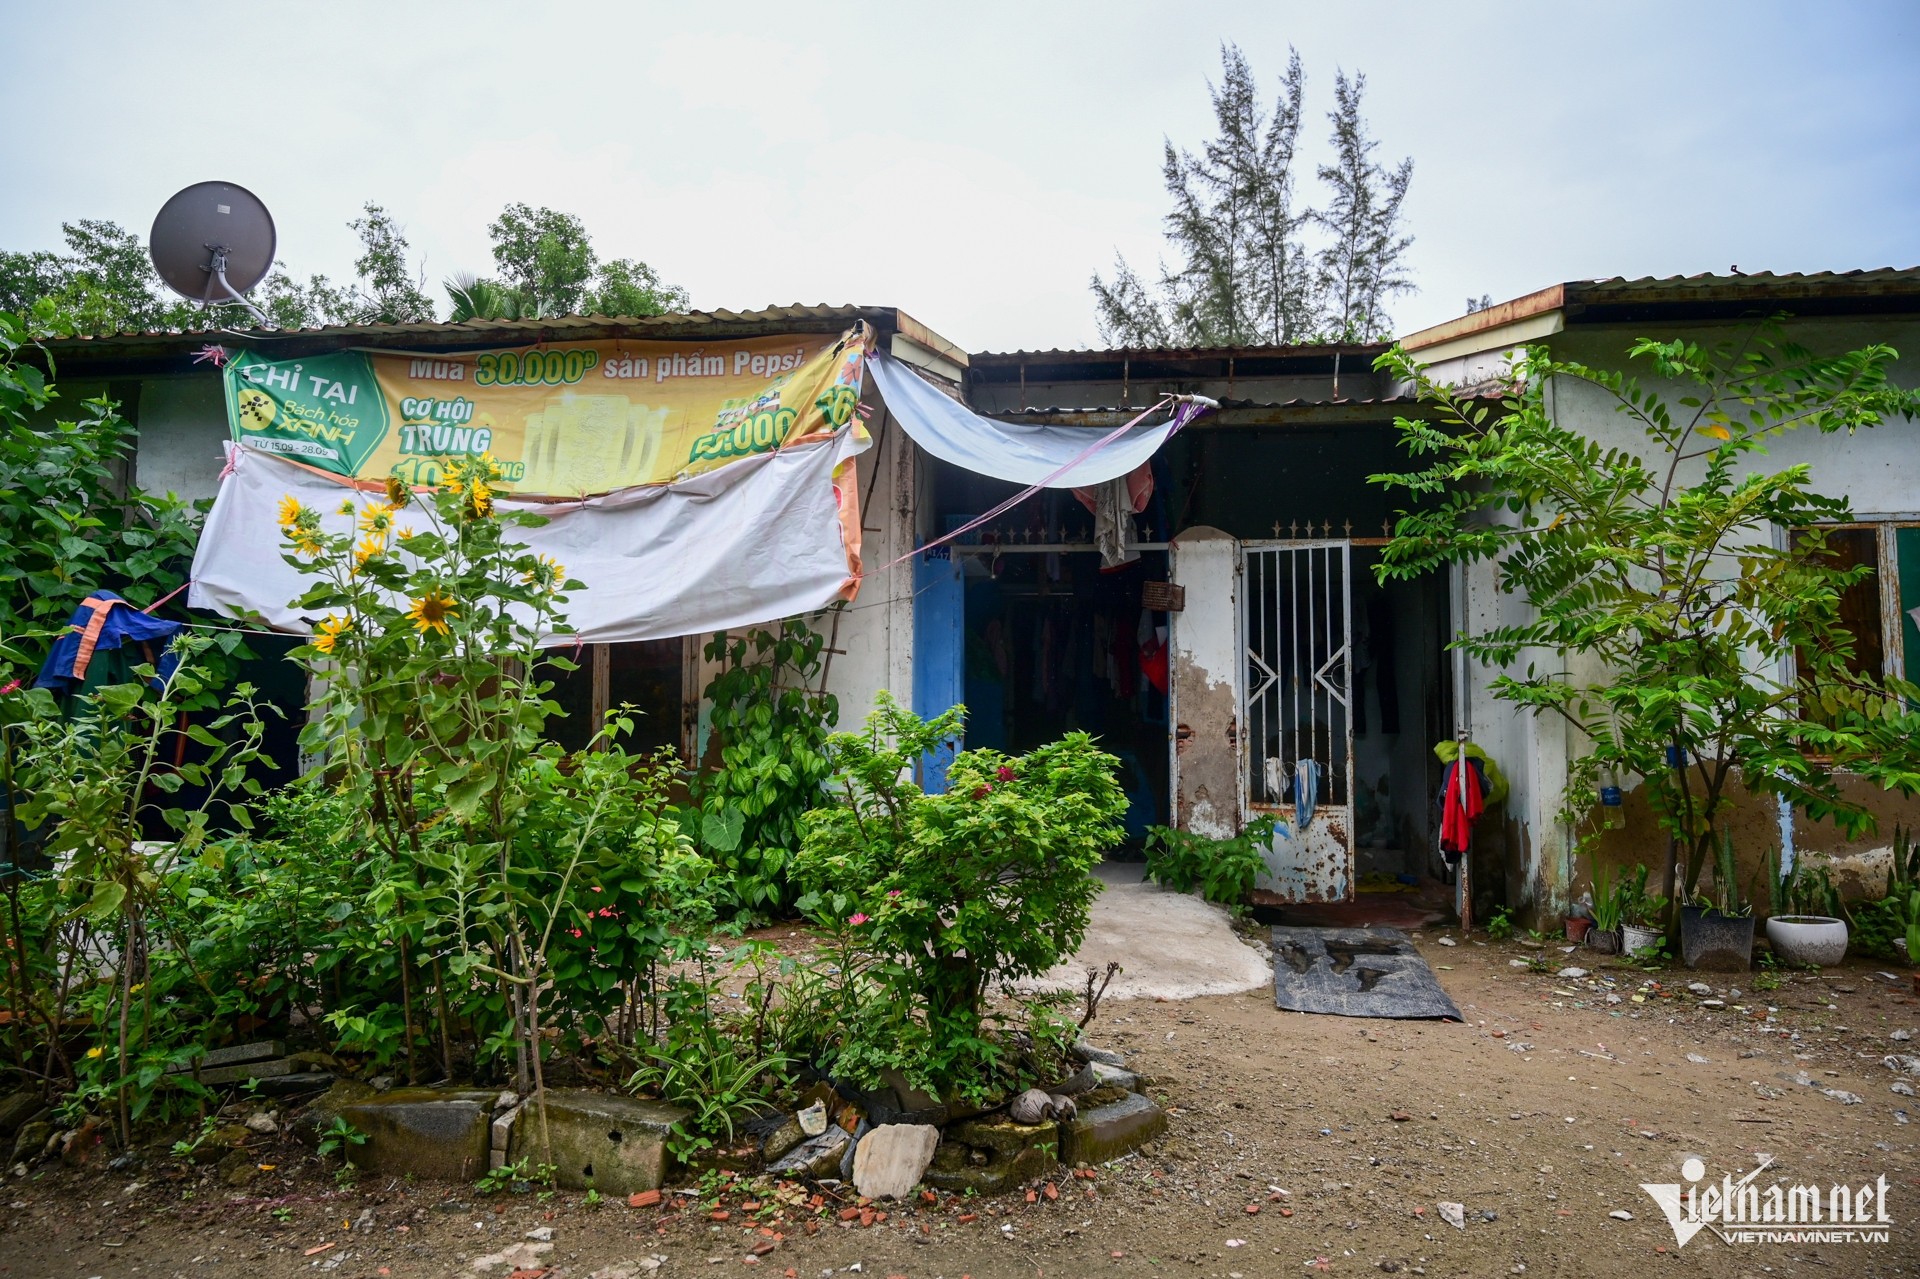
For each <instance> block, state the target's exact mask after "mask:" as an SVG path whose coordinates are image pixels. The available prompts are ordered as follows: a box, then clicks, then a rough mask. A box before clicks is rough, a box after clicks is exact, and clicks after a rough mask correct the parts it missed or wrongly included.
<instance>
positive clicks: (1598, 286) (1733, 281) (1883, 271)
mask: <svg viewBox="0 0 1920 1279" xmlns="http://www.w3.org/2000/svg"><path fill="white" fill-rule="evenodd" d="M1563 287H1564V288H1565V289H1566V290H1567V294H1568V298H1569V300H1570V301H1571V300H1574V299H1576V298H1578V299H1583V300H1584V299H1586V298H1589V297H1593V298H1599V297H1607V296H1613V295H1618V294H1622V293H1660V294H1669V295H1674V296H1686V295H1688V294H1694V293H1705V292H1714V291H1723V290H1724V291H1729V292H1743V293H1762V294H1777V295H1779V296H1782V297H1799V296H1805V295H1807V294H1809V293H1813V292H1822V293H1831V292H1835V291H1842V292H1853V291H1867V292H1871V291H1875V290H1880V289H1891V290H1892V291H1894V292H1898V293H1906V292H1914V291H1920V266H1911V267H1874V268H1872V269H1871V270H1856V271H1805V272H1802V271H1783V272H1779V273H1775V272H1773V271H1750V272H1749V271H1741V272H1737V273H1728V274H1720V273H1718V272H1712V271H1706V272H1702V273H1700V274H1699V275H1661V276H1653V275H1643V276H1639V277H1637V278H1635V279H1631V280H1630V279H1628V278H1626V277H1625V276H1620V275H1614V276H1607V277H1605V278H1602V279H1597V280H1569V281H1568V282H1567V283H1566V284H1565V285H1564V286H1563Z"/></svg>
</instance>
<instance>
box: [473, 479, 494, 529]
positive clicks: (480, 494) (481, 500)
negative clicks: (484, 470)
mask: <svg viewBox="0 0 1920 1279" xmlns="http://www.w3.org/2000/svg"><path fill="white" fill-rule="evenodd" d="M467 512H468V513H469V514H470V515H472V516H473V518H475V519H476V520H484V519H486V518H488V517H489V516H491V515H492V514H493V490H492V489H491V488H489V487H487V482H486V481H485V480H478V479H477V480H474V481H473V482H472V483H471V484H469V485H468V486H467Z"/></svg>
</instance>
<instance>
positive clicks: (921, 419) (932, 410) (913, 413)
mask: <svg viewBox="0 0 1920 1279" xmlns="http://www.w3.org/2000/svg"><path fill="white" fill-rule="evenodd" d="M867 373H868V376H869V377H871V378H872V380H873V383H874V385H876V386H878V387H879V388H880V394H881V395H882V396H883V397H884V398H885V399H886V402H887V411H888V412H890V413H892V414H893V416H894V418H895V419H896V420H898V421H899V423H900V425H901V427H902V428H903V429H905V431H906V433H907V434H908V435H910V436H912V437H913V442H914V443H915V444H918V445H919V446H920V447H921V448H923V449H925V450H926V451H927V452H929V453H931V454H933V455H934V456H935V457H937V458H939V459H940V460H941V461H942V462H951V463H952V464H953V465H955V466H960V467H965V468H966V469H967V470H969V471H975V472H978V473H979V474H981V475H991V476H993V477H994V478H995V479H1000V480H1011V481H1012V482H1013V483H1015V484H1020V485H1034V484H1041V483H1043V482H1044V484H1045V486H1046V487H1048V488H1060V489H1071V488H1091V487H1092V486H1094V485H1096V484H1100V483H1102V482H1103V481H1106V480H1111V479H1117V478H1118V477H1120V476H1122V475H1125V474H1127V473H1128V472H1129V471H1131V470H1133V469H1134V468H1135V467H1137V466H1139V465H1140V464H1141V463H1142V462H1144V461H1146V460H1147V459H1148V458H1150V457H1152V456H1153V455H1154V453H1155V452H1156V451H1158V449H1159V448H1160V446H1161V445H1162V444H1165V443H1166V442H1167V437H1168V436H1170V435H1172V434H1173V432H1174V431H1175V430H1176V429H1177V428H1178V425H1179V423H1178V419H1177V417H1174V418H1169V419H1168V420H1167V421H1165V422H1161V423H1158V424H1156V425H1147V424H1144V423H1143V424H1141V425H1139V426H1136V427H1133V428H1132V429H1131V430H1129V431H1127V432H1126V434H1124V435H1122V436H1120V437H1119V438H1118V439H1116V440H1114V441H1113V442H1112V443H1110V444H1107V445H1104V446H1102V447H1101V448H1100V449H1098V450H1097V451H1095V452H1094V453H1093V454H1092V455H1090V456H1089V457H1087V458H1085V459H1083V460H1081V461H1080V462H1079V463H1077V464H1076V465H1074V466H1073V467H1072V469H1070V470H1068V471H1066V472H1064V473H1063V474H1061V475H1059V476H1058V477H1055V478H1049V477H1050V476H1053V474H1054V472H1055V471H1058V470H1060V468H1061V467H1063V466H1066V465H1067V464H1068V463H1070V462H1073V460H1074V459H1075V458H1077V457H1079V456H1080V454H1081V453H1082V452H1084V451H1085V450H1086V449H1087V447H1088V446H1089V445H1091V444H1093V443H1095V442H1096V441H1098V440H1099V439H1100V438H1101V436H1102V435H1104V434H1106V432H1105V431H1104V430H1103V429H1101V428H1098V427H1085V426H1030V425H1027V424H1024V423H1013V422H996V421H995V420H994V419H992V418H990V417H981V416H980V415H979V414H978V413H975V412H974V411H973V410H972V409H969V408H968V407H967V406H966V405H964V404H960V403H957V402H955V401H954V400H953V399H952V398H950V397H949V396H947V395H946V394H944V393H943V392H942V391H941V390H940V389H939V388H938V387H936V386H934V385H932V384H931V383H929V382H928V381H927V380H926V379H925V378H923V377H921V376H920V375H919V374H917V373H915V372H914V371H913V370H912V369H910V368H908V367H907V366H906V365H904V364H902V363H900V361H898V360H896V359H894V358H893V357H892V356H889V355H888V354H887V353H886V352H885V351H875V352H874V353H873V354H872V355H871V356H869V357H868V359H867Z"/></svg>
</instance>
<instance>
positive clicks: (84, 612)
mask: <svg viewBox="0 0 1920 1279" xmlns="http://www.w3.org/2000/svg"><path fill="white" fill-rule="evenodd" d="M88 599H89V601H93V602H89V603H84V604H82V605H81V606H80V607H79V608H77V609H75V610H74V611H73V616H72V617H71V618H69V619H68V621H69V623H70V626H69V629H68V630H67V632H66V633H65V634H63V635H61V636H60V638H59V639H57V640H55V641H54V642H53V651H52V652H50V653H48V654H47V660H46V663H45V664H44V665H42V666H41V667H40V674H39V675H37V676H36V677H35V678H34V681H33V686H34V687H35V688H45V689H51V690H52V691H53V692H54V693H56V694H61V695H66V694H71V693H75V692H78V691H79V690H80V688H81V687H82V686H83V685H85V684H86V682H87V672H88V671H89V670H90V669H91V665H92V663H93V662H95V661H98V660H100V658H101V657H102V656H103V655H104V654H107V653H111V652H114V651H116V650H117V649H119V648H120V647H121V646H122V645H124V644H152V645H153V646H154V650H153V654H152V659H153V661H154V670H155V672H156V673H157V675H158V677H159V678H160V679H165V678H166V677H167V676H168V675H170V674H172V673H173V667H174V664H175V662H176V661H177V660H178V659H176V658H175V657H174V655H173V654H172V653H169V652H163V651H162V650H163V649H164V648H165V647H166V645H167V644H168V643H169V642H170V641H171V640H172V639H173V637H174V636H175V635H178V634H179V633H180V632H181V630H182V629H183V624H182V623H180V622H168V621H163V620H161V619H160V618H157V617H148V616H147V615H146V614H145V613H142V612H141V611H140V610H139V609H137V608H135V607H134V606H133V605H131V604H129V603H127V601H125V600H124V599H121V598H120V597H119V596H118V595H115V594H114V593H113V592H112V591H95V592H93V594H92V595H90V596H89V597H88ZM96 603H97V607H96ZM102 614H104V615H102ZM96 620H97V621H98V624H99V625H98V630H97V631H95V632H94V635H93V643H92V644H91V645H87V644H86V643H85V641H86V638H87V632H88V631H89V629H91V628H92V627H93V626H94V624H95V622H96ZM83 649H84V650H85V653H86V657H85V659H84V660H83V659H82V651H83ZM121 657H122V658H123V659H124V660H125V661H126V663H127V665H128V666H133V665H137V664H138V663H140V662H144V661H147V660H149V658H148V656H147V655H146V654H145V653H139V652H129V653H123V654H121ZM76 667H79V669H78V670H76V669H75V668H76ZM96 682H98V681H97V680H96Z"/></svg>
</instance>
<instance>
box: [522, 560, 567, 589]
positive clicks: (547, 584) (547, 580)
mask: <svg viewBox="0 0 1920 1279" xmlns="http://www.w3.org/2000/svg"><path fill="white" fill-rule="evenodd" d="M520 580H521V581H523V582H525V583H526V584H527V585H529V586H538V587H540V588H541V589H542V590H547V591H557V590H559V589H560V583H562V582H564V581H566V580H567V566H566V565H564V564H562V563H561V562H560V561H558V560H556V559H554V558H553V557H552V556H551V555H536V556H535V557H534V561H533V565H532V567H530V568H528V569H526V570H525V571H523V572H522V573H521V574H520Z"/></svg>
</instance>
